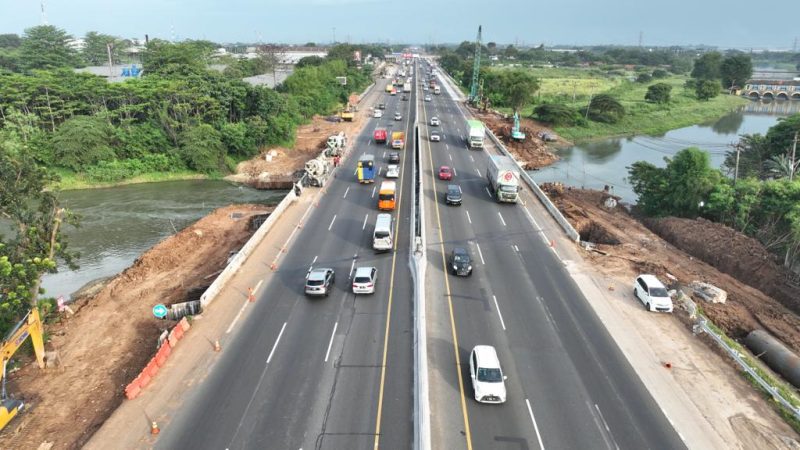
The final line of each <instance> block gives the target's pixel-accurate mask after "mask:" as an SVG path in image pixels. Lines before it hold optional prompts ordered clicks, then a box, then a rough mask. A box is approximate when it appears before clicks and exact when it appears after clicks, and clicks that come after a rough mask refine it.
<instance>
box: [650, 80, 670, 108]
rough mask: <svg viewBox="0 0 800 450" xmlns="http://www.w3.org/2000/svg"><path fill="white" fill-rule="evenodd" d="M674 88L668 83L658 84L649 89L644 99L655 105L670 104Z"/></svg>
mask: <svg viewBox="0 0 800 450" xmlns="http://www.w3.org/2000/svg"><path fill="white" fill-rule="evenodd" d="M671 92H672V86H670V85H668V84H667V83H656V84H654V85H652V86H650V87H648V88H647V94H645V95H644V99H645V100H647V101H648V102H653V103H669V99H670V93H671Z"/></svg>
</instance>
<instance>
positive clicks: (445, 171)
mask: <svg viewBox="0 0 800 450" xmlns="http://www.w3.org/2000/svg"><path fill="white" fill-rule="evenodd" d="M439 179H440V180H452V179H453V171H452V170H450V168H449V167H447V166H442V167H439Z"/></svg>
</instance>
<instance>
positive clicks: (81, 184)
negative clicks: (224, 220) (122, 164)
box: [56, 169, 221, 191]
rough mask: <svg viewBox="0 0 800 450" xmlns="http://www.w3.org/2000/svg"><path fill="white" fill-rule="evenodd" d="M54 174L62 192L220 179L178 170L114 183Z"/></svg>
mask: <svg viewBox="0 0 800 450" xmlns="http://www.w3.org/2000/svg"><path fill="white" fill-rule="evenodd" d="M56 173H58V175H59V176H60V177H61V181H60V182H59V183H58V188H59V189H60V190H62V191H71V190H76V189H101V188H110V187H117V186H126V185H129V184H140V183H158V182H163V181H185V180H213V179H220V178H221V177H211V176H208V175H206V174H203V173H199V172H192V171H190V170H180V171H177V172H147V173H143V174H141V175H137V176H135V177H133V178H128V179H125V180H120V181H116V182H113V183H98V182H95V181H90V180H87V179H86V177H85V176H84V175H83V174H80V173H76V172H73V171H71V170H66V169H57V170H56Z"/></svg>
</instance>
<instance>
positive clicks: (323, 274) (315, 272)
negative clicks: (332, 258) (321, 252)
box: [305, 268, 336, 297]
mask: <svg viewBox="0 0 800 450" xmlns="http://www.w3.org/2000/svg"><path fill="white" fill-rule="evenodd" d="M335 281H336V274H335V273H334V271H333V269H330V268H318V269H311V270H310V271H309V272H308V274H306V288H305V294H306V295H324V296H325V297H327V296H328V294H330V292H331V289H332V288H333V283H334V282H335Z"/></svg>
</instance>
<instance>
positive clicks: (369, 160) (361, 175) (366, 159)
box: [356, 155, 375, 183]
mask: <svg viewBox="0 0 800 450" xmlns="http://www.w3.org/2000/svg"><path fill="white" fill-rule="evenodd" d="M356 174H357V175H358V182H359V183H374V182H375V156H374V155H362V156H361V158H359V159H358V167H357V169H356Z"/></svg>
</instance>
